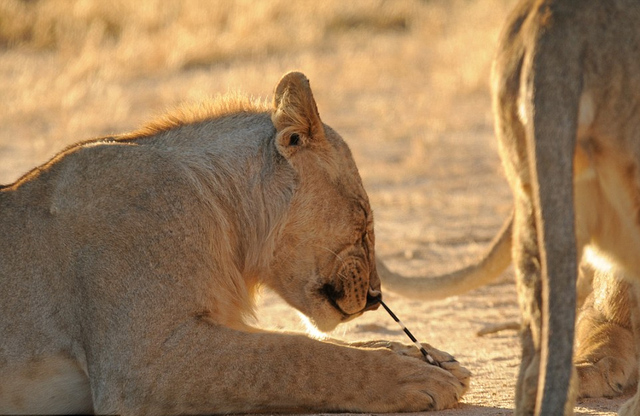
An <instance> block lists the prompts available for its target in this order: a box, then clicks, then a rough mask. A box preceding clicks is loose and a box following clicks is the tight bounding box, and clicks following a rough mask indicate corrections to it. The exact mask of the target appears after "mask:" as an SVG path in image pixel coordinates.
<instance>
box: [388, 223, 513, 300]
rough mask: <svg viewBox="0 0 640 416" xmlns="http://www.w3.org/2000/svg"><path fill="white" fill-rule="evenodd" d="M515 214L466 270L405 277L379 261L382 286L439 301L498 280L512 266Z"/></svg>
mask: <svg viewBox="0 0 640 416" xmlns="http://www.w3.org/2000/svg"><path fill="white" fill-rule="evenodd" d="M512 227H513V212H512V213H511V215H510V216H509V218H508V219H507V220H506V221H505V223H504V225H503V226H502V229H501V230H500V232H499V233H498V234H497V235H496V237H495V238H494V239H493V241H492V242H491V245H490V248H489V250H488V251H487V253H486V254H485V255H484V256H483V257H482V258H480V259H479V260H478V261H477V262H476V263H474V264H471V265H469V266H467V267H465V268H463V269H460V270H456V271H453V272H450V273H447V274H444V275H441V276H434V277H404V276H401V275H399V274H397V273H394V272H392V271H390V270H389V269H388V268H387V267H386V266H385V264H384V263H383V262H382V261H381V260H378V262H377V269H378V273H379V275H380V279H381V280H382V285H383V286H384V287H385V288H386V289H388V290H390V291H392V292H395V293H398V294H400V295H403V296H406V297H408V298H413V299H420V300H437V299H443V298H446V297H449V296H454V295H459V294H461V293H464V292H468V291H470V290H473V289H475V288H478V287H480V286H484V285H486V284H488V283H491V282H492V281H494V280H495V279H496V278H497V277H498V276H500V274H502V272H503V271H504V270H505V269H506V268H507V267H508V266H509V264H511V235H512Z"/></svg>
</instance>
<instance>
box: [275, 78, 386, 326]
mask: <svg viewBox="0 0 640 416" xmlns="http://www.w3.org/2000/svg"><path fill="white" fill-rule="evenodd" d="M271 119H272V121H273V124H274V126H275V128H276V148H277V150H278V152H279V154H280V155H282V156H283V157H284V158H285V159H286V160H287V162H288V163H289V164H290V166H291V167H292V168H293V170H294V171H295V176H296V190H295V192H294V196H293V199H292V201H291V205H290V214H289V216H288V218H287V221H286V224H284V226H283V229H282V233H281V236H280V244H278V245H277V249H276V252H275V253H274V261H273V264H272V267H271V271H272V273H271V275H272V276H271V281H270V283H271V286H272V287H273V288H274V289H275V290H276V291H277V292H279V293H280V295H281V296H282V297H283V298H284V299H285V300H286V301H287V302H289V303H290V304H291V305H293V306H294V307H295V308H297V309H298V310H300V311H301V312H303V313H304V314H305V315H307V316H308V317H309V318H310V319H311V321H312V322H313V323H314V324H315V325H316V326H317V327H318V328H319V329H321V330H324V331H326V330H331V329H333V328H334V327H335V326H336V325H338V324H339V323H340V322H344V321H347V320H349V319H351V318H353V317H356V316H359V315H360V314H362V313H363V312H364V311H366V310H369V309H373V308H376V307H377V306H378V304H379V302H378V298H379V296H380V280H379V278H378V274H377V272H376V266H375V258H374V232H373V216H372V212H371V207H370V205H369V200H368V198H367V193H366V192H365V190H364V187H363V185H362V181H361V179H360V175H359V174H358V169H357V168H356V165H355V162H354V160H353V158H352V156H351V152H350V150H349V148H348V147H347V145H346V144H345V142H344V141H343V140H342V138H341V137H340V135H339V134H338V133H336V132H335V131H334V130H332V129H331V128H330V127H329V126H327V125H325V124H323V123H322V121H321V120H320V116H319V114H318V110H317V107H316V103H315V101H314V98H313V95H312V93H311V89H310V87H309V82H308V80H307V79H306V78H305V76H304V75H302V74H300V73H290V74H287V75H285V76H284V77H283V78H282V80H281V81H280V83H279V84H278V85H277V87H276V90H275V95H274V109H273V113H272V116H271Z"/></svg>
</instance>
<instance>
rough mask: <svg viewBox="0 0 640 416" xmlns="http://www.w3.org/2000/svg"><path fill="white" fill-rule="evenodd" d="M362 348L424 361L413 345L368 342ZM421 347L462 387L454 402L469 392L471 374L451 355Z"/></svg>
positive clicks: (429, 346) (391, 342)
mask: <svg viewBox="0 0 640 416" xmlns="http://www.w3.org/2000/svg"><path fill="white" fill-rule="evenodd" d="M364 344H366V345H364ZM362 346H366V347H369V348H387V349H389V350H391V351H393V352H395V353H396V354H398V355H402V356H406V357H411V358H415V359H419V360H421V361H425V357H424V356H423V355H422V353H421V352H420V350H419V349H418V348H417V347H416V346H415V345H406V344H402V343H400V342H393V341H369V342H367V343H363V344H362ZM422 346H423V347H424V348H425V349H426V350H427V352H428V353H429V355H431V357H433V359H434V360H435V361H436V362H437V363H438V365H439V366H440V367H441V368H442V369H444V370H446V371H447V372H449V373H450V374H451V375H453V376H454V377H455V378H456V379H457V380H458V382H459V384H460V386H461V387H462V388H461V390H460V391H459V392H458V393H457V394H458V398H457V399H456V401H457V400H459V398H460V397H461V396H462V395H463V394H465V393H466V392H467V390H469V384H470V381H471V372H470V371H469V370H467V369H466V368H465V367H463V366H461V365H460V363H459V362H458V361H457V360H456V359H455V358H454V357H453V356H452V355H451V354H449V353H447V352H445V351H441V350H439V349H436V348H434V347H432V346H431V345H429V344H426V343H423V344H422Z"/></svg>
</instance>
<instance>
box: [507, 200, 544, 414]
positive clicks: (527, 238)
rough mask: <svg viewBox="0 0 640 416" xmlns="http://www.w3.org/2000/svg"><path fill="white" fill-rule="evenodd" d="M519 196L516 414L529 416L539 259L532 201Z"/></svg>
mask: <svg viewBox="0 0 640 416" xmlns="http://www.w3.org/2000/svg"><path fill="white" fill-rule="evenodd" d="M519 194H520V195H518V196H517V197H516V210H515V217H514V236H513V264H514V266H515V274H516V285H517V290H518V302H519V305H520V313H521V316H522V330H521V334H520V337H521V345H522V361H521V363H520V372H519V375H518V381H517V385H516V414H518V415H530V414H533V412H534V410H535V403H536V392H537V388H538V372H539V366H540V334H541V282H540V255H539V249H538V239H537V235H536V228H535V218H534V213H533V205H532V201H531V198H530V196H527V194H526V193H525V192H524V190H523V191H522V192H520V193H519Z"/></svg>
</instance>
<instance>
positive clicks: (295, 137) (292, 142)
mask: <svg viewBox="0 0 640 416" xmlns="http://www.w3.org/2000/svg"><path fill="white" fill-rule="evenodd" d="M299 144H300V135H299V134H298V133H293V134H292V135H291V136H289V146H297V145H299Z"/></svg>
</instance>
